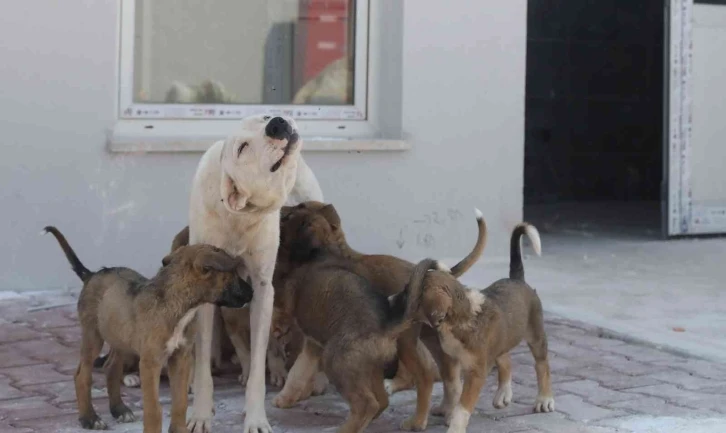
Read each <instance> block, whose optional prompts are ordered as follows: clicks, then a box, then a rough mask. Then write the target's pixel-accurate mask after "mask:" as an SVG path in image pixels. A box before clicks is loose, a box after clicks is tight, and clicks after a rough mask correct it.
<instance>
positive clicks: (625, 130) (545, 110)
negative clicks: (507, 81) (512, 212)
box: [524, 0, 664, 237]
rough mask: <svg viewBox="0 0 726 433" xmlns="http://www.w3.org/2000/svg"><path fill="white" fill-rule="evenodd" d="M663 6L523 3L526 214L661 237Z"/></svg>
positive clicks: (649, 0) (539, 220)
mask: <svg viewBox="0 0 726 433" xmlns="http://www.w3.org/2000/svg"><path fill="white" fill-rule="evenodd" d="M663 41H664V2H663V0H638V1H634V0H609V1H606V0H529V7H528V17H527V83H526V86H527V87H526V114H525V128H526V132H525V161H524V213H525V218H526V219H528V220H529V221H532V222H533V223H535V224H537V225H538V226H540V227H541V228H542V229H543V231H548V230H549V231H561V230H584V231H588V230H589V231H596V232H597V231H599V232H603V231H604V232H608V233H613V234H627V235H629V236H630V235H636V236H647V237H659V236H660V235H661V208H660V200H661V190H662V186H661V182H662V181H663V160H664V158H663V152H664V149H663V100H664V97H663V94H664V88H663V78H664V68H663V64H664V63H663V60H664V46H663Z"/></svg>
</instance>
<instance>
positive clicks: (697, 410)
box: [0, 295, 726, 433]
mask: <svg viewBox="0 0 726 433" xmlns="http://www.w3.org/2000/svg"><path fill="white" fill-rule="evenodd" d="M54 299H55V298H54ZM58 299H66V301H67V300H69V299H71V300H73V298H72V297H69V296H67V295H62V296H58ZM51 301H52V300H51V299H50V298H48V299H45V298H42V299H41V298H38V299H34V300H33V305H40V304H48V303H54V302H51ZM9 303H13V304H14V305H13V306H12V307H11V306H8V304H9ZM21 305H22V308H20V307H19V306H21ZM28 306H29V303H28V302H24V303H19V302H16V301H12V302H10V301H6V302H0V317H2V319H0V336H2V337H0V433H3V432H4V431H6V430H4V429H7V431H8V433H11V432H12V433H17V432H20V433H36V432H37V433H41V432H42V433H44V432H57V433H85V431H84V430H83V429H81V428H80V426H79V425H78V421H77V413H76V410H77V409H76V402H75V388H74V385H73V373H74V372H75V369H76V366H77V362H78V344H79V336H80V331H79V329H78V326H77V325H76V317H75V307H73V306H70V307H62V308H54V309H51V310H44V311H37V312H34V313H30V314H28V313H27V312H26V311H25V309H27V307H28ZM3 311H7V312H9V313H10V314H9V315H8V316H2V314H1V313H2V312H3ZM28 316H31V317H30V318H29V317H28ZM547 317H548V319H547V322H546V325H545V326H546V329H547V332H548V336H549V340H550V349H551V350H550V367H551V371H552V380H553V390H554V393H555V401H556V409H557V412H556V413H553V414H533V413H532V408H533V405H534V400H535V397H536V395H537V381H536V376H535V373H534V368H533V365H534V362H533V359H532V355H531V354H530V352H529V349H528V348H527V346H526V344H520V345H519V346H517V347H516V348H515V349H514V350H513V351H512V361H513V381H514V384H513V391H514V401H513V402H512V403H511V404H510V406H509V407H508V408H505V409H501V410H499V409H495V408H493V407H492V404H491V400H492V398H493V395H494V392H495V390H496V387H497V381H496V374H495V373H493V374H492V375H491V376H490V377H489V379H488V381H487V386H486V387H485V390H484V391H482V394H481V396H480V398H479V401H478V402H477V406H476V411H475V413H474V414H473V416H472V418H471V422H470V426H469V429H468V431H469V432H479V431H483V432H496V433H523V432H528V433H554V432H557V433H585V432H587V433H589V432H592V433H613V432H615V431H619V432H623V431H625V430H623V429H621V428H620V427H618V426H619V424H618V423H619V422H621V420H623V419H624V418H625V417H626V416H629V415H630V414H632V415H638V414H641V415H643V416H659V417H660V416H677V417H693V416H722V417H723V415H720V414H721V413H723V409H721V407H726V403H724V402H723V399H724V395H725V394H726V366H722V365H719V364H713V363H708V362H706V361H700V360H692V359H688V358H683V357H678V356H675V355H671V354H668V353H664V352H660V351H657V350H655V349H652V348H648V347H642V346H637V345H632V344H629V343H626V342H624V341H621V340H614V339H608V338H601V337H600V336H599V332H598V330H597V329H594V328H588V327H586V326H582V325H577V326H573V323H572V322H569V321H562V320H551V319H550V318H549V317H550V316H547ZM5 329H7V330H8V332H6V333H4V330H5ZM214 382H215V393H214V397H215V408H216V415H215V418H214V421H213V431H214V432H215V433H231V432H235V433H237V432H239V431H240V429H241V428H242V424H243V422H244V392H243V389H242V387H241V386H240V385H239V384H238V383H237V382H236V374H225V375H221V376H215V377H214ZM94 384H95V385H94V388H93V391H92V392H93V394H92V396H93V399H94V405H95V407H96V409H97V411H98V412H99V415H101V417H102V418H103V419H104V420H105V421H106V422H107V423H108V424H109V426H110V427H111V429H112V430H113V431H115V432H120V433H140V432H141V431H142V424H141V422H140V421H139V422H136V423H131V424H116V423H115V422H114V421H113V420H112V419H111V416H110V414H109V413H108V407H107V406H108V398H107V395H106V389H105V379H104V377H103V374H101V373H99V372H96V373H94ZM268 391H269V392H268V393H267V401H268V404H267V411H268V415H269V417H270V421H271V423H272V425H273V427H274V429H275V433H287V432H295V433H320V431H321V430H324V429H329V428H330V429H335V428H336V427H337V426H339V425H340V424H341V423H342V422H343V421H344V420H345V418H346V416H347V414H348V406H347V404H346V403H345V402H344V401H343V399H342V398H341V397H340V395H338V394H337V393H334V392H331V393H328V394H326V395H324V396H320V397H314V398H311V399H309V400H306V401H304V402H301V403H299V404H298V405H296V406H295V407H293V408H291V409H286V410H281V409H277V408H274V407H272V406H271V405H270V404H269V400H271V399H272V398H273V397H274V396H275V395H276V394H277V390H273V389H272V388H270V389H269V390H268ZM122 392H123V394H124V400H125V401H126V403H127V404H128V405H129V406H130V407H132V409H133V410H134V412H135V413H136V414H137V415H139V416H140V415H141V414H142V411H141V406H142V404H141V390H140V389H135V388H125V387H124V388H122ZM441 394H442V386H441V383H437V384H436V385H435V386H434V396H433V402H434V404H437V403H438V402H439V401H440V399H441ZM661 395H668V397H667V398H668V401H666V398H661ZM160 397H161V398H160V400H161V403H162V406H163V411H164V428H163V431H166V429H167V428H168V421H169V420H168V418H169V410H170V401H171V399H170V395H169V387H168V383H167V382H166V381H165V380H163V381H162V385H161V388H160ZM415 401H416V394H415V392H413V391H407V392H402V393H398V394H396V395H394V396H392V397H391V404H390V406H389V408H388V409H387V410H386V411H385V412H384V413H383V414H382V415H381V417H379V418H378V419H377V420H375V421H374V422H373V423H371V425H370V426H369V427H368V428H367V429H366V431H367V432H372V433H383V432H386V433H387V432H398V431H400V429H399V426H400V423H401V422H402V421H403V420H404V419H406V418H407V417H408V416H409V415H411V413H413V411H414V408H415ZM10 417H12V419H13V420H14V421H12V422H10V421H9V419H11V418H10ZM723 419H725V420H726V417H724V418H723ZM618 429H619V430H618ZM446 430H447V428H446V426H445V425H444V424H443V420H442V419H441V418H437V417H431V418H430V420H429V428H428V429H427V431H430V432H433V433H444V432H446ZM724 431H726V430H724Z"/></svg>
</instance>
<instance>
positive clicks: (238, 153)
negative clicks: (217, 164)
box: [237, 141, 249, 158]
mask: <svg viewBox="0 0 726 433" xmlns="http://www.w3.org/2000/svg"><path fill="white" fill-rule="evenodd" d="M248 144H249V143H247V142H246V141H245V142H244V143H242V144H240V145H239V149H237V158H239V156H240V154H241V153H242V151H243V150H244V148H245V147H247V145H248Z"/></svg>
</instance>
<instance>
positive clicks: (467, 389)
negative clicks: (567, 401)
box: [409, 223, 555, 433]
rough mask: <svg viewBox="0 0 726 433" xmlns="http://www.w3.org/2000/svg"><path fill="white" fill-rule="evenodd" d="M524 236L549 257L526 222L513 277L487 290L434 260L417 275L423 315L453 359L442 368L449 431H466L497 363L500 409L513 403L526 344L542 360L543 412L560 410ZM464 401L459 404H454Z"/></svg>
mask: <svg viewBox="0 0 726 433" xmlns="http://www.w3.org/2000/svg"><path fill="white" fill-rule="evenodd" d="M523 234H527V236H528V237H529V238H530V240H531V241H532V246H533V248H534V250H535V252H536V253H537V255H540V254H541V243H540V238H539V234H538V232H537V229H536V228H535V227H534V226H532V225H529V224H526V223H522V224H519V225H518V226H517V227H516V228H515V229H514V231H513V233H512V238H511V247H510V264H509V278H505V279H502V280H499V281H496V282H494V283H493V284H491V285H490V286H489V287H487V288H486V289H484V290H482V291H481V292H479V291H476V290H473V289H469V288H467V287H465V286H464V285H462V284H461V283H459V282H458V281H457V280H456V278H453V276H452V275H451V274H449V273H448V272H446V270H445V269H444V267H443V266H442V265H440V264H439V263H438V262H436V261H435V260H431V259H427V260H423V261H422V262H420V263H419V264H418V265H416V269H415V270H414V271H413V274H412V275H411V281H410V283H409V290H410V291H411V292H412V293H420V294H421V299H420V304H419V308H418V310H417V313H416V317H417V319H420V320H422V321H424V322H426V323H427V324H429V325H430V326H431V327H432V328H434V329H435V330H436V332H437V334H438V339H439V344H440V347H441V349H442V350H443V352H444V355H445V356H444V357H443V358H442V360H443V361H444V362H443V363H442V365H441V367H442V376H443V377H444V387H445V392H444V401H443V403H442V412H444V415H446V416H447V419H448V420H449V421H450V422H449V430H448V433H463V432H465V431H466V426H467V425H468V423H469V416H470V415H471V413H472V411H473V410H474V405H475V404H476V401H477V400H478V398H479V393H480V392H481V389H482V387H483V386H484V381H485V379H486V377H487V375H488V374H489V372H490V370H491V368H492V367H493V366H494V365H495V364H496V365H497V369H498V373H499V389H498V390H497V392H496V394H495V396H494V401H493V404H494V407H496V408H501V407H504V406H507V405H508V404H509V403H510V401H511V399H512V387H511V379H512V376H511V374H512V370H511V361H510V356H509V351H510V350H511V349H513V348H514V347H515V346H517V345H518V344H519V343H520V342H521V341H522V340H525V341H527V344H528V345H529V348H530V350H531V352H532V355H533V356H534V359H535V362H536V364H535V371H536V373H537V385H538V387H539V393H538V395H537V399H536V401H535V411H536V412H551V411H553V410H554V408H555V402H554V398H553V396H552V388H551V382H550V368H549V363H548V361H547V335H546V334H545V331H544V322H543V318H542V304H541V302H540V299H539V297H538V296H537V293H536V291H535V290H534V289H532V288H531V287H530V286H529V285H528V284H527V283H526V282H525V281H524V266H523V265H522V257H521V247H520V241H521V237H522V235H523ZM441 269H444V271H442V270H441ZM460 371H463V372H464V373H465V374H464V388H463V390H462V391H460V390H459V389H458V388H459V386H460V385H459V384H460V382H459V372H460ZM458 394H460V397H459V395H458ZM457 398H459V401H458V404H456V406H454V401H455V400H456V399H457Z"/></svg>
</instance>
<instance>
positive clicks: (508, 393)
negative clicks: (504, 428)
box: [492, 382, 512, 409]
mask: <svg viewBox="0 0 726 433" xmlns="http://www.w3.org/2000/svg"><path fill="white" fill-rule="evenodd" d="M511 402H512V384H511V382H507V383H505V384H503V385H502V386H500V387H499V389H497V392H496V393H495V394H494V400H492V405H493V406H494V407H495V408H497V409H504V408H505V407H507V406H509V403H511Z"/></svg>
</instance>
